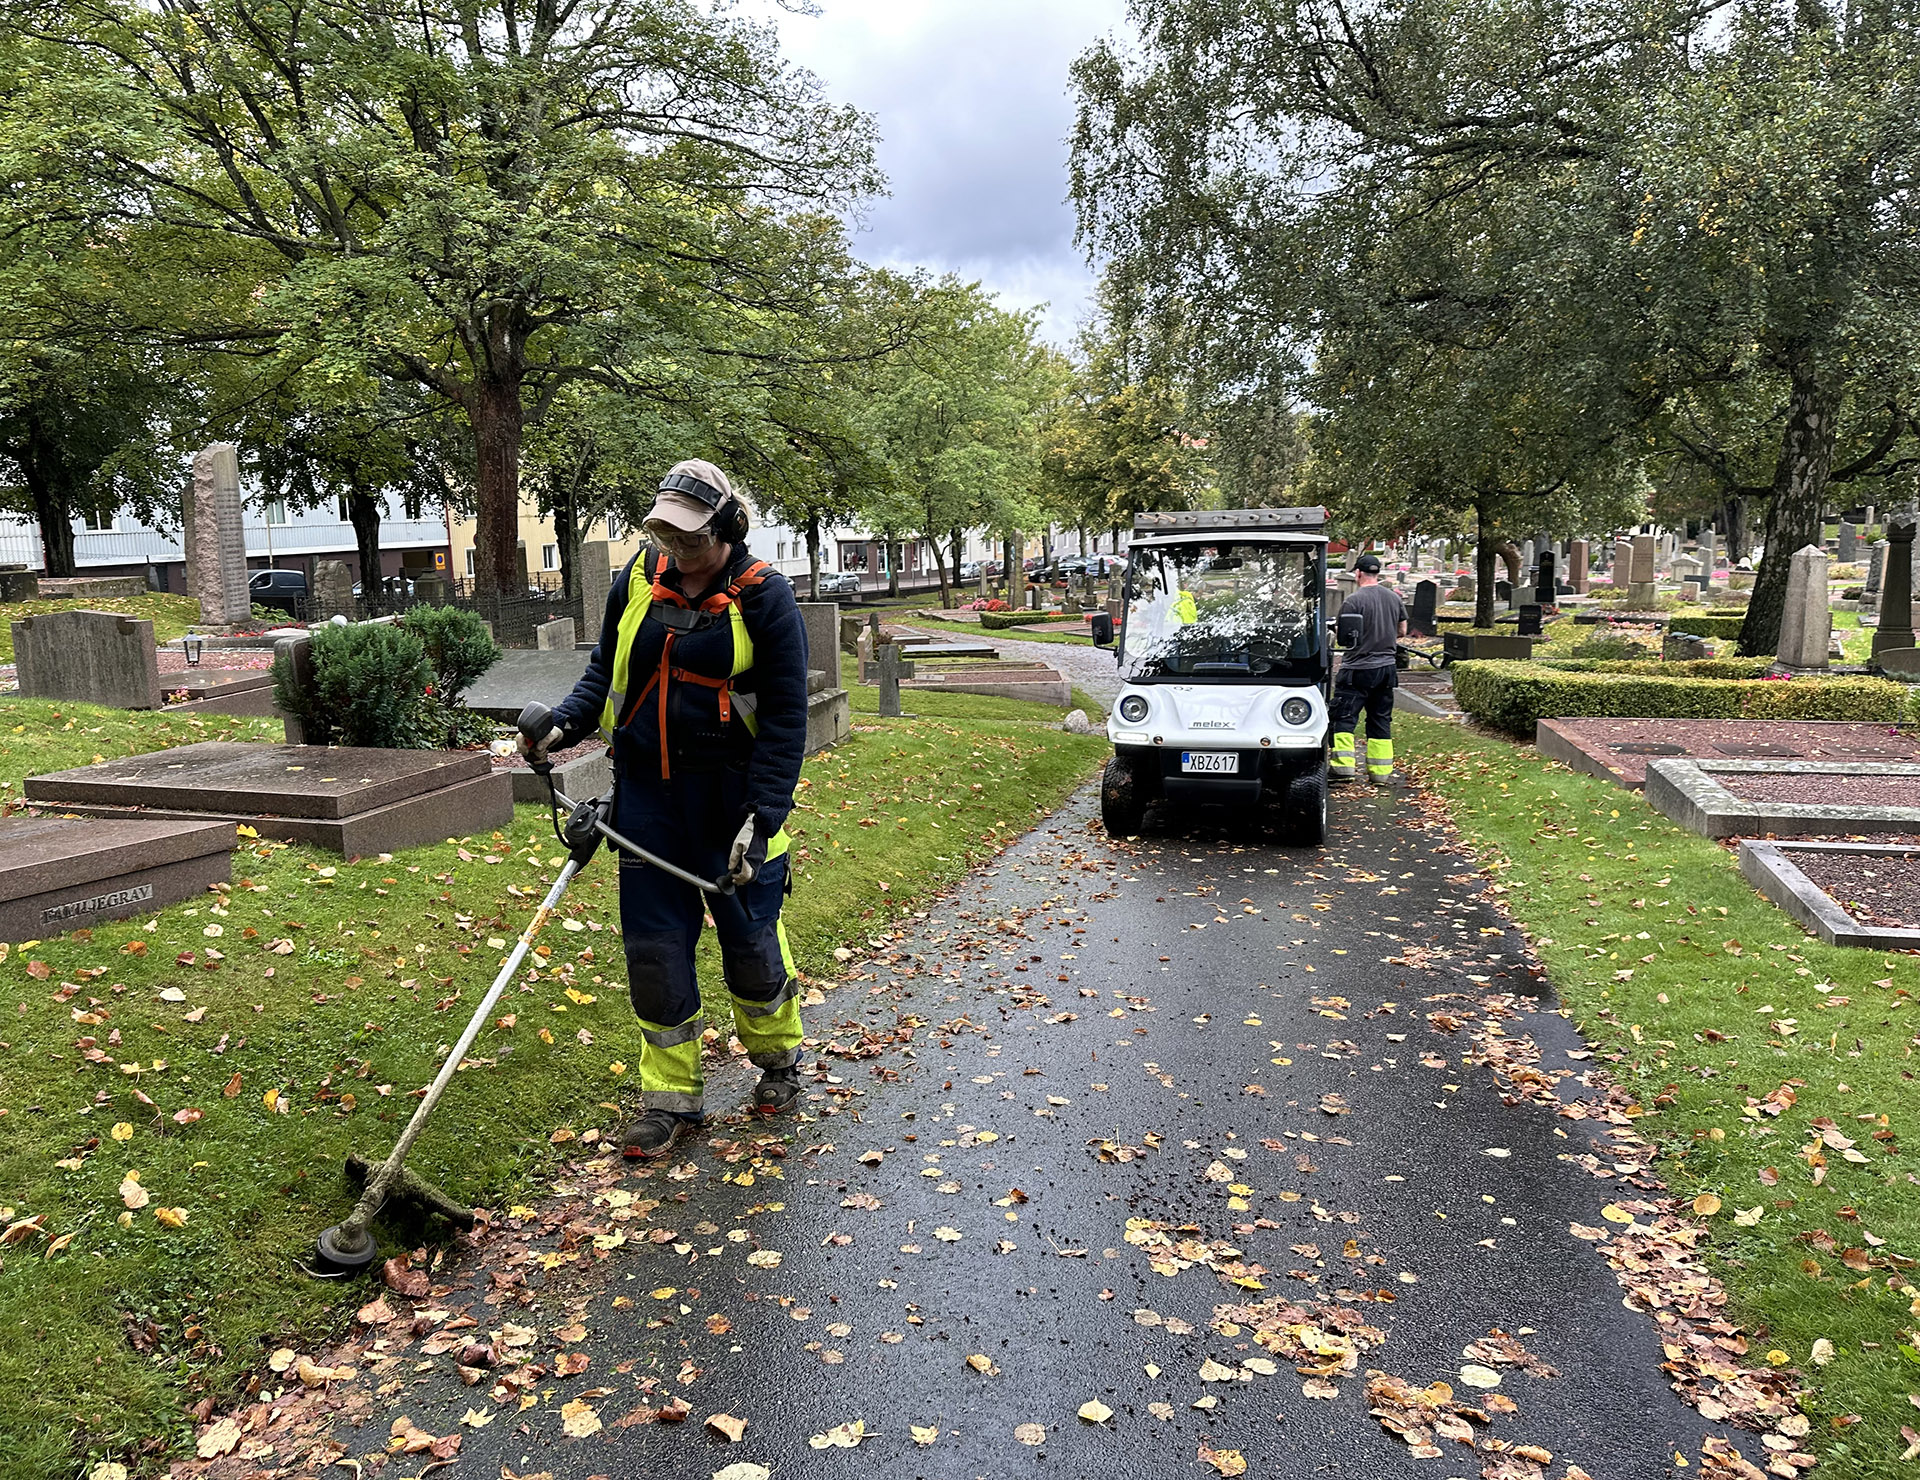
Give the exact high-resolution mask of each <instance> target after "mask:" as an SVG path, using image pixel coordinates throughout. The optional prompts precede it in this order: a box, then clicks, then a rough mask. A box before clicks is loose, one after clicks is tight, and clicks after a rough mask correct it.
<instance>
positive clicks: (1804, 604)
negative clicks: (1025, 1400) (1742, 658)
mask: <svg viewBox="0 0 1920 1480" xmlns="http://www.w3.org/2000/svg"><path fill="white" fill-rule="evenodd" d="M1907 624H1908V626H1909V628H1911V626H1912V624H1913V614H1912V612H1911V611H1909V612H1908V614H1907ZM1832 636H1833V612H1832V610H1831V609H1830V608H1829V607H1828V605H1827V552H1826V551H1825V550H1823V549H1821V548H1820V547H1819V546H1818V545H1805V546H1802V547H1801V548H1800V549H1798V550H1795V551H1794V552H1793V560H1792V562H1791V563H1790V564H1789V565H1788V567H1787V605H1786V610H1784V611H1783V612H1782V613H1781V614H1780V654H1779V656H1780V663H1781V666H1783V667H1786V668H1794V669H1800V668H1825V667H1826V666H1827V663H1828V657H1827V650H1828V649H1829V648H1830V647H1831V646H1832Z"/></svg>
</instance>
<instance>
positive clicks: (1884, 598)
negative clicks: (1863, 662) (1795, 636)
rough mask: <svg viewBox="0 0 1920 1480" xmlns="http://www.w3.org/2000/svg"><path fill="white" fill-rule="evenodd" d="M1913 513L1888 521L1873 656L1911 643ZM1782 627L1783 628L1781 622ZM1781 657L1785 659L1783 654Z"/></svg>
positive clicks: (1910, 645)
mask: <svg viewBox="0 0 1920 1480" xmlns="http://www.w3.org/2000/svg"><path fill="white" fill-rule="evenodd" d="M1912 517H1913V516H1912V515H1911V514H1908V515H1907V516H1906V518H1905V519H1904V520H1898V521H1897V522H1896V521H1895V520H1893V519H1890V520H1889V522H1888V524H1887V538H1886V542H1885V549H1886V552H1887V559H1886V565H1885V568H1884V569H1883V570H1882V571H1881V573H1880V625H1879V626H1878V627H1876V628H1874V631H1873V655H1874V656H1875V657H1876V658H1877V657H1879V656H1880V652H1881V650H1882V649H1883V648H1909V647H1912V646H1913V645H1914V640H1913V561H1912V558H1911V551H1912V549H1913V535H1914V526H1913V524H1912V523H1911V520H1912ZM1876 553H1878V551H1877V550H1876ZM1795 558H1796V559H1797V558H1798V557H1797V556H1796V557H1795ZM1822 594H1824V593H1822ZM1782 630H1783V631H1784V630H1785V629H1784V625H1783V627H1782ZM1781 661H1782V662H1785V661H1786V660H1785V658H1782V659H1781Z"/></svg>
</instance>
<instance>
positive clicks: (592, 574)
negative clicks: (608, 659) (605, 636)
mask: <svg viewBox="0 0 1920 1480" xmlns="http://www.w3.org/2000/svg"><path fill="white" fill-rule="evenodd" d="M573 580H574V587H575V589H576V590H578V591H579V593H580V620H581V622H582V623H583V624H584V630H585V631H587V632H589V633H591V634H592V635H593V636H594V637H595V638H598V637H599V636H600V622H601V619H602V618H603V617H605V616H606V613H607V593H608V592H609V591H611V590H612V589H613V558H612V552H611V550H609V549H608V546H607V542H606V541H605V540H583V541H581V543H580V546H579V548H578V549H576V550H575V551H574V552H573Z"/></svg>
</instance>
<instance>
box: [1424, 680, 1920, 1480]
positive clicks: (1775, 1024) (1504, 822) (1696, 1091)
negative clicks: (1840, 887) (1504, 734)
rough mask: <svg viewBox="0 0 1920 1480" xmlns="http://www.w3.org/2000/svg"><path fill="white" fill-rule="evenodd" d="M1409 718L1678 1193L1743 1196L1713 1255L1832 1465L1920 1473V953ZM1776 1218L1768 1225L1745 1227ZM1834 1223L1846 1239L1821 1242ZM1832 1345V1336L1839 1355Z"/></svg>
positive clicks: (1544, 766)
mask: <svg viewBox="0 0 1920 1480" xmlns="http://www.w3.org/2000/svg"><path fill="white" fill-rule="evenodd" d="M1397 722H1398V724H1399V725H1401V726H1403V727H1404V729H1403V739H1404V743H1405V749H1406V752H1407V754H1408V755H1409V756H1410V757H1411V758H1412V760H1413V762H1414V764H1415V766H1416V767H1417V768H1418V770H1419V772H1420V775H1421V777H1422V779H1423V781H1424V782H1425V783H1426V784H1427V785H1429V786H1430V787H1431V788H1432V789H1434V790H1435V791H1436V792H1437V793H1438V794H1439V795H1440V796H1441V797H1442V798H1443V799H1444V800H1445V802H1446V804H1447V807H1448V810H1449V811H1450V812H1451V814H1452V816H1453V819H1454V821H1455V823H1456V824H1457V825H1458V827H1459V828H1460V830H1461V831H1462V832H1463V833H1464V834H1465V835H1466V837H1467V838H1468V839H1469V840H1470V841H1471V843H1472V844H1473V846H1474V848H1475V849H1476V851H1477V852H1478V854H1479V857H1480V861H1481V863H1482V864H1483V865H1485V866H1487V867H1489V868H1490V869H1491V870H1492V871H1493V874H1494V877H1495V880H1496V883H1495V884H1494V886H1493V887H1494V888H1495V889H1496V890H1497V891H1498V892H1499V894H1500V895H1501V897H1502V898H1503V899H1504V900H1505V902H1506V903H1507V905H1508V907H1509V908H1510V909H1511V910H1512V912H1513V914H1514V917H1515V918H1516V919H1517V920H1518V921H1519V923H1520V924H1521V925H1522V926H1523V927H1524V928H1525V929H1526V931H1527V932H1528V934H1529V935H1530V936H1531V937H1532V938H1533V940H1534V944H1535V947H1536V949H1537V950H1538V952H1539V955H1540V958H1541V960H1542V961H1543V962H1544V963H1545V965H1546V966H1547V968H1548V971H1549V972H1550V974H1551V976H1552V979H1553V982H1554V985H1555V986H1556V988H1557V989H1558V991H1559V993H1560V996H1561V999H1562V1000H1563V1001H1564V1002H1565V1004H1566V1005H1567V1007H1568V1008H1569V1009H1570V1010H1571V1012H1572V1014H1573V1016H1574V1018H1575V1019H1576V1020H1577V1021H1578V1022H1579V1024H1580V1026H1581V1028H1582V1030H1583V1031H1584V1032H1585V1033H1586V1034H1587V1036H1588V1037H1589V1038H1590V1039H1591V1040H1592V1041H1593V1042H1594V1044H1595V1046H1596V1047H1597V1048H1599V1049H1600V1050H1602V1051H1603V1053H1604V1054H1605V1055H1606V1056H1607V1057H1608V1058H1610V1059H1612V1058H1613V1057H1614V1056H1615V1055H1617V1056H1618V1057H1617V1059H1615V1060H1614V1062H1612V1063H1611V1065H1610V1072H1611V1073H1613V1074H1614V1075H1615V1076H1616V1077H1617V1078H1618V1079H1619V1080H1620V1081H1621V1082H1622V1083H1623V1084H1624V1085H1626V1086H1627V1087H1629V1088H1631V1089H1633V1090H1634V1091H1635V1092H1636V1094H1637V1095H1638V1097H1639V1098H1640V1100H1641V1103H1642V1104H1645V1105H1647V1106H1648V1107H1649V1114H1648V1115H1647V1117H1646V1118H1645V1119H1644V1120H1641V1121H1639V1122H1638V1123H1637V1127H1638V1129H1639V1130H1640V1132H1641V1133H1642V1134H1643V1135H1645V1136H1647V1137H1649V1139H1651V1140H1654V1141H1655V1142H1657V1144H1659V1146H1660V1147H1661V1149H1662V1153H1663V1161H1662V1172H1663V1175H1664V1176H1665V1177H1666V1179H1667V1181H1668V1183H1669V1184H1670V1185H1671V1186H1672V1187H1673V1188H1674V1190H1675V1191H1676V1192H1678V1193H1680V1194H1681V1195H1682V1196H1684V1197H1687V1198H1692V1197H1695V1196H1697V1195H1698V1194H1700V1193H1713V1194H1715V1195H1716V1196H1718V1197H1719V1198H1721V1199H1722V1200H1723V1204H1724V1206H1723V1210H1722V1211H1721V1212H1720V1213H1719V1214H1718V1215H1717V1216H1714V1217H1712V1218H1710V1219H1707V1220H1706V1222H1707V1225H1708V1227H1709V1229H1710V1243H1709V1245H1708V1247H1709V1248H1710V1251H1711V1255H1712V1257H1713V1259H1714V1260H1715V1262H1716V1264H1717V1266H1718V1268H1719V1271H1720V1273H1721V1275H1722V1277H1723V1278H1724V1279H1725V1281H1726V1284H1727V1287H1728V1289H1729V1291H1730V1293H1731V1295H1732V1298H1733V1300H1734V1302H1735V1303H1736V1305H1737V1307H1738V1310H1737V1315H1738V1318H1739V1319H1740V1320H1741V1321H1742V1322H1743V1323H1744V1324H1745V1325H1746V1326H1747V1328H1748V1329H1749V1330H1750V1331H1753V1332H1755V1333H1763V1334H1764V1341H1763V1342H1762V1343H1761V1345H1760V1346H1759V1348H1758V1351H1759V1352H1760V1353H1764V1352H1765V1351H1767V1350H1768V1349H1778V1350H1780V1351H1784V1352H1785V1353H1787V1355H1788V1356H1789V1358H1790V1359H1791V1360H1792V1361H1793V1362H1794V1363H1796V1364H1797V1365H1798V1366H1799V1367H1800V1368H1801V1370H1802V1371H1803V1372H1804V1373H1806V1374H1807V1378H1808V1380H1809V1381H1810V1382H1811V1383H1812V1384H1813V1385H1814V1394H1813V1400H1812V1402H1813V1411H1812V1417H1813V1419H1814V1430H1813V1438H1812V1440H1811V1441H1809V1442H1810V1443H1811V1444H1812V1445H1813V1447H1815V1448H1816V1449H1817V1450H1819V1451H1820V1452H1821V1454H1822V1459H1823V1464H1822V1467H1821V1468H1820V1469H1819V1470H1818V1471H1816V1472H1815V1473H1817V1474H1819V1475H1822V1476H1830V1477H1832V1480H1880V1477H1888V1480H1891V1477H1896V1476H1900V1477H1911V1476H1912V1475H1913V1474H1914V1473H1915V1471H1914V1467H1913V1465H1912V1463H1911V1462H1905V1463H1903V1462H1902V1461H1901V1459H1900V1455H1901V1453H1902V1452H1903V1451H1904V1450H1905V1449H1906V1448H1907V1444H1908V1441H1907V1440H1906V1439H1904V1438H1903V1437H1902V1436H1901V1426H1902V1425H1903V1424H1906V1425H1920V1414H1916V1409H1915V1403H1914V1402H1913V1401H1912V1400H1911V1398H1910V1396H1909V1395H1911V1394H1915V1393H1920V1290H1915V1289H1914V1288H1913V1286H1912V1284H1911V1283H1910V1282H1911V1281H1912V1279H1913V1268H1914V1266H1913V1263H1912V1260H1913V1259H1914V1258H1915V1257H1916V1256H1920V1160H1916V1158H1915V1156H1914V1155H1913V1152H1912V1150H1911V1147H1912V1144H1913V1142H1914V1140H1915V1138H1916V1137H1920V1084H1916V1082H1915V1075H1916V1072H1920V1056H1917V1055H1916V1049H1920V1008H1916V1006H1915V996H1916V994H1920V969H1916V962H1915V958H1914V956H1913V955H1911V954H1887V953H1884V952H1879V951H1866V950H1856V949H1840V948H1836V947H1830V946H1825V945H1822V944H1820V942H1819V941H1818V940H1816V939H1814V938H1812V937H1809V936H1808V935H1806V934H1805V933H1804V932H1803V931H1802V930H1801V929H1800V928H1799V927H1798V926H1797V925H1795V924H1794V923H1793V922H1792V921H1791V920H1789V919H1788V918H1787V917H1786V916H1785V915H1783V914H1782V913H1781V912H1780V911H1779V910H1777V909H1775V908H1774V907H1773V906H1772V905H1771V904H1769V903H1768V902H1767V901H1766V900H1764V899H1763V898H1761V897H1760V895H1758V894H1757V893H1755V892H1754V891H1753V890H1752V889H1751V888H1750V887H1748V885H1747V883H1746V881H1745V880H1744V879H1743V878H1742V877H1741V875H1740V871H1739V869H1738V867H1737V865H1736V863H1735V861H1734V857H1733V855H1732V854H1731V853H1730V852H1729V851H1728V850H1726V849H1725V848H1722V847H1720V846H1719V845H1718V844H1715V843H1713V842H1710V841H1708V840H1707V839H1705V838H1700V837H1696V836H1694V835H1693V834H1692V833H1689V832H1685V831H1683V830H1681V829H1679V828H1677V827H1675V826H1674V825H1673V824H1671V823H1669V822H1668V821H1667V820H1666V819H1665V818H1663V817H1661V816H1659V815H1658V814H1657V813H1655V812H1654V811H1653V810H1652V809H1651V808H1650V807H1648V806H1647V805H1646V803H1645V802H1644V801H1643V800H1642V799H1641V798H1640V796H1639V795H1638V794H1637V793H1634V792H1628V791H1623V790H1621V789H1619V788H1618V787H1614V786H1611V785H1609V784H1607V783H1605V782H1601V781H1598V780H1595V779H1593V778H1591V777H1587V776H1582V775H1577V774H1575V773H1573V772H1571V771H1569V770H1567V769H1566V768H1564V767H1562V766H1559V765H1557V764H1554V763H1552V762H1549V761H1546V760H1545V759H1543V758H1542V757H1541V756H1540V755H1539V753H1538V752H1537V751H1535V750H1534V749H1533V748H1532V747H1531V746H1516V745H1513V744H1510V743H1508V742H1505V741H1502V740H1497V739H1492V738H1487V737H1484V736H1480V735H1477V734H1475V733H1473V732H1471V731H1469V730H1466V729H1464V728H1463V727H1461V726H1458V725H1449V724H1446V723H1442V722H1439V721H1431V720H1423V719H1420V718H1418V717H1416V716H1412V715H1404V714H1403V715H1400V716H1399V717H1398V721H1397ZM1783 1085H1784V1086H1787V1087H1788V1088H1789V1089H1790V1090H1791V1092H1792V1093H1793V1094H1794V1095H1795V1096H1796V1097H1797V1098H1796V1099H1795V1101H1794V1103H1793V1105H1792V1107H1791V1108H1790V1109H1789V1110H1787V1111H1786V1113H1784V1114H1781V1115H1779V1116H1778V1117H1777V1118H1776V1117H1774V1116H1771V1115H1767V1114H1763V1113H1758V1112H1756V1111H1754V1110H1753V1109H1752V1108H1751V1107H1753V1106H1754V1105H1755V1103H1756V1102H1758V1101H1762V1100H1765V1099H1766V1097H1767V1096H1768V1095H1770V1094H1773V1093H1774V1092H1775V1091H1777V1090H1779V1089H1780V1088H1781V1087H1782V1086H1783ZM1828 1124H1830V1125H1832V1126H1833V1127H1835V1128H1837V1130H1838V1131H1839V1132H1840V1133H1842V1134H1843V1135H1844V1136H1845V1137H1846V1138H1847V1139H1848V1140H1849V1141H1851V1142H1853V1143H1855V1144H1856V1146H1857V1151H1858V1155H1859V1157H1860V1159H1859V1160H1858V1161H1853V1160H1849V1159H1847V1158H1846V1157H1844V1156H1843V1155H1842V1154H1841V1152H1840V1150H1838V1149H1834V1148H1832V1147H1831V1146H1829V1148H1828V1149H1827V1150H1826V1151H1825V1152H1824V1153H1822V1154H1821V1155H1822V1160H1823V1161H1824V1162H1825V1166H1824V1168H1823V1171H1824V1180H1823V1181H1822V1182H1820V1183H1818V1184H1816V1182H1815V1170H1816V1168H1815V1166H1814V1165H1813V1164H1812V1163H1811V1162H1810V1161H1809V1159H1808V1158H1809V1155H1810V1154H1811V1153H1818V1152H1819V1147H1820V1137H1821V1130H1822V1129H1824V1127H1825V1126H1826V1125H1828ZM1763 1174H1764V1179H1763ZM1754 1208H1758V1209H1760V1210H1761V1216H1760V1219H1759V1221H1758V1222H1757V1223H1756V1224H1754V1225H1752V1226H1751V1227H1741V1226H1738V1225H1736V1224H1735V1223H1734V1221H1733V1217H1734V1213H1735V1211H1736V1210H1737V1209H1749V1210H1750V1209H1754ZM1822 1230H1824V1231H1825V1232H1826V1233H1827V1234H1829V1235H1830V1236H1831V1238H1832V1240H1833V1243H1832V1245H1827V1244H1826V1243H1825V1241H1821V1242H1820V1243H1818V1244H1810V1243H1808V1242H1806V1241H1805V1240H1806V1237H1807V1236H1809V1235H1813V1234H1816V1233H1817V1232H1819V1231H1822ZM1828 1247H1831V1248H1832V1249H1833V1250H1834V1252H1832V1253H1827V1252H1823V1249H1825V1248H1828ZM1843 1253H1844V1254H1846V1256H1847V1262H1845V1263H1843V1262H1842V1259H1841V1258H1840V1255H1841V1254H1843ZM1820 1340H1825V1341H1829V1342H1831V1343H1832V1345H1833V1356H1832V1359H1831V1361H1830V1363H1828V1364H1826V1365H1824V1366H1823V1365H1820V1364H1819V1362H1818V1359H1817V1358H1816V1356H1815V1354H1814V1343H1815V1342H1816V1341H1820ZM1752 1359H1753V1358H1752V1357H1750V1358H1749V1360H1752ZM1855 1415H1857V1416H1858V1421H1857V1422H1855V1421H1854V1416H1855Z"/></svg>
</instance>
